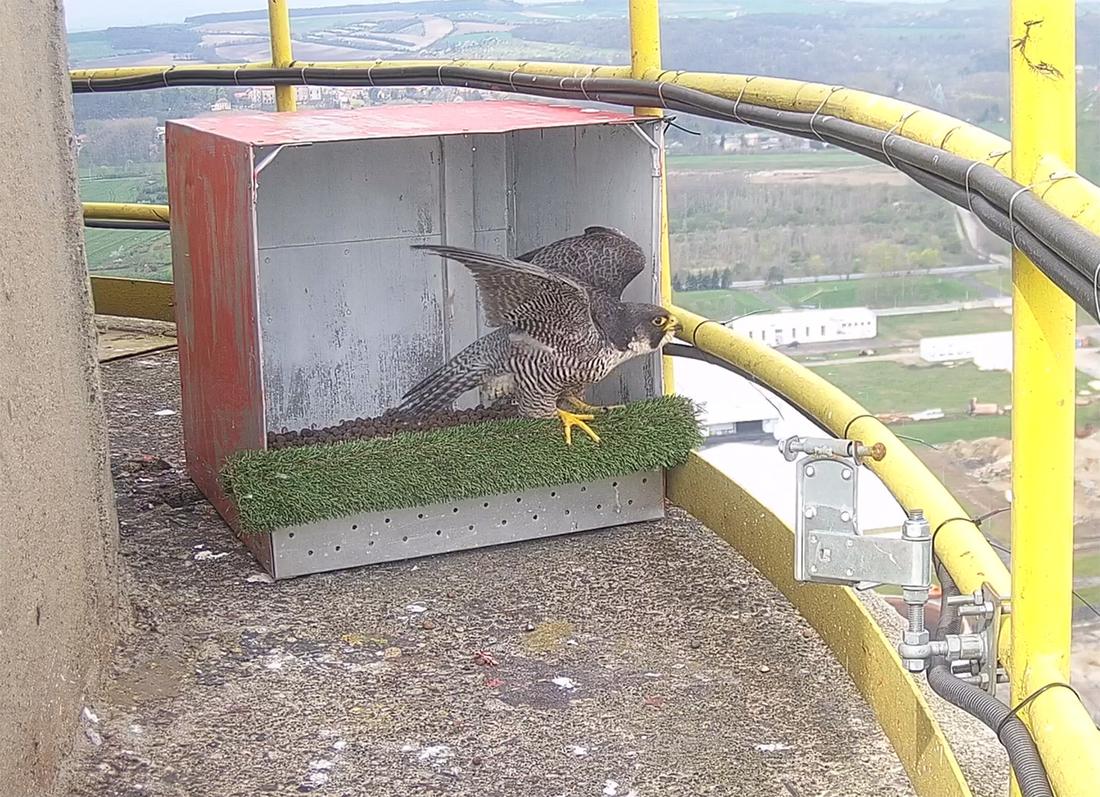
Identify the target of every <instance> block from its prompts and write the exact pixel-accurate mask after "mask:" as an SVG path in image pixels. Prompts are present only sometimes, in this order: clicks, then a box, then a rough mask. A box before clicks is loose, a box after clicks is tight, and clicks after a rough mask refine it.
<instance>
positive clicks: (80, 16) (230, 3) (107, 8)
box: [64, 0, 393, 31]
mask: <svg viewBox="0 0 1100 797" xmlns="http://www.w3.org/2000/svg"><path fill="white" fill-rule="evenodd" d="M373 1H374V2H383V1H385V2H392V1H393V0H373ZM64 2H65V22H66V24H67V25H68V27H69V30H70V31H78V30H101V29H103V28H106V27H109V26H111V25H118V26H125V25H155V24H158V23H163V22H183V20H184V18H185V17H193V16H195V15H196V14H212V13H214V12H218V11H258V10H261V9H263V8H266V7H267V4H266V3H265V2H264V0H150V2H145V3H142V2H134V0H64ZM291 2H292V5H291V8H317V7H318V6H335V5H344V4H346V3H353V2H354V3H362V4H364V5H367V4H370V3H371V2H372V0H291Z"/></svg>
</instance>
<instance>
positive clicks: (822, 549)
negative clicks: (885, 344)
mask: <svg viewBox="0 0 1100 797" xmlns="http://www.w3.org/2000/svg"><path fill="white" fill-rule="evenodd" d="M779 447H780V450H781V451H782V452H783V456H784V457H785V458H786V459H787V460H788V461H794V460H795V459H797V458H798V456H799V455H800V454H802V455H805V456H804V458H803V459H802V460H801V461H800V462H799V463H798V476H797V485H796V486H797V490H796V499H795V501H796V510H797V512H796V515H795V546H794V569H795V574H794V575H795V579H797V580H798V581H804V582H814V583H824V584H840V585H844V586H850V587H855V588H856V589H866V588H868V587H873V586H878V585H879V584H892V585H895V586H899V587H901V588H902V599H903V600H904V601H905V604H906V608H907V619H908V625H907V627H906V629H905V630H904V631H903V632H902V640H901V642H900V643H899V644H898V655H899V656H900V657H901V660H902V665H903V666H904V667H905V668H906V669H907V670H909V671H910V672H922V671H924V670H925V669H927V668H928V666H929V664H930V662H931V660H932V658H933V657H942V658H944V659H946V660H947V661H948V662H949V663H950V665H951V668H952V671H954V672H956V673H958V674H959V676H960V677H962V678H963V679H964V680H967V681H969V682H971V683H974V684H977V685H979V686H980V687H981V688H982V689H985V690H986V691H989V692H990V693H994V692H995V690H996V688H997V684H998V683H999V682H1002V681H1003V677H1004V676H1003V670H1001V669H999V668H998V666H997V643H998V634H999V632H1000V626H1001V617H1002V615H1003V614H1004V613H1005V612H1006V611H1008V608H1007V604H1006V602H1005V601H1004V600H1003V599H1002V598H1001V597H1000V596H999V595H997V594H996V593H995V592H994V591H993V589H992V588H991V587H989V586H988V585H985V586H984V587H983V589H982V591H981V592H977V593H975V594H973V595H966V596H958V597H957V598H954V599H952V600H951V604H952V605H957V606H958V607H959V615H960V616H961V617H964V618H966V619H967V620H969V621H970V622H972V623H973V624H975V625H976V628H975V629H974V630H973V632H972V633H965V634H948V635H947V636H946V637H945V638H944V639H942V640H932V639H931V638H930V633H929V631H928V629H927V628H926V627H925V620H924V614H925V607H926V605H927V603H928V595H929V591H930V590H931V587H932V533H931V527H930V526H929V523H928V521H927V519H925V517H924V512H923V511H922V510H920V509H913V510H910V511H909V512H908V517H907V518H906V520H905V523H904V524H903V525H902V529H901V534H900V536H898V537H880V536H874V537H867V536H864V535H863V533H862V531H861V529H860V527H859V522H858V518H857V515H856V506H857V501H856V499H857V497H858V481H859V468H860V465H861V464H862V463H863V461H864V460H865V459H874V460H881V459H882V458H883V457H884V456H885V454H886V451H885V447H883V446H882V444H877V445H875V446H870V447H868V446H865V445H863V444H862V443H860V442H859V441H856V440H835V439H831V438H805V437H792V438H789V439H787V440H784V441H782V442H781V443H780V444H779Z"/></svg>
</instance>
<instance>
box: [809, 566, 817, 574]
mask: <svg viewBox="0 0 1100 797" xmlns="http://www.w3.org/2000/svg"><path fill="white" fill-rule="evenodd" d="M810 572H811V573H816V572H817V565H810Z"/></svg>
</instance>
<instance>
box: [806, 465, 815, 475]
mask: <svg viewBox="0 0 1100 797" xmlns="http://www.w3.org/2000/svg"><path fill="white" fill-rule="evenodd" d="M815 473H817V471H815V470H814V466H813V465H810V466H809V467H808V468H806V475H807V476H808V477H812V476H813V475H814V474H815Z"/></svg>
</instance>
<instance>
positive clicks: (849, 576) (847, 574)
mask: <svg viewBox="0 0 1100 797" xmlns="http://www.w3.org/2000/svg"><path fill="white" fill-rule="evenodd" d="M844 575H846V576H848V578H851V577H852V568H850V567H849V568H848V569H847V570H845V571H844Z"/></svg>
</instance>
